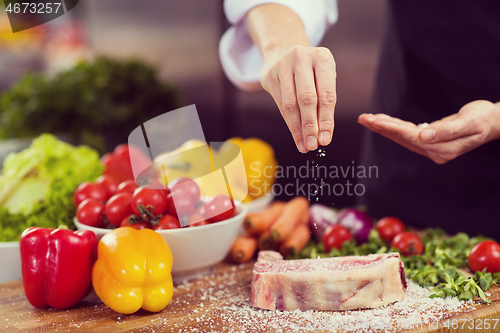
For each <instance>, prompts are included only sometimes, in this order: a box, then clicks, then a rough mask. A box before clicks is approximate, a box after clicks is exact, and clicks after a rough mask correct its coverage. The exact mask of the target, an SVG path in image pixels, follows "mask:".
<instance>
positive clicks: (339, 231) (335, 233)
mask: <svg viewBox="0 0 500 333" xmlns="http://www.w3.org/2000/svg"><path fill="white" fill-rule="evenodd" d="M351 239H353V237H352V234H351V232H350V231H349V229H347V228H346V227H344V226H343V225H340V224H334V225H331V226H329V227H328V228H326V230H325V233H324V234H323V246H324V247H325V251H326V252H330V251H331V250H332V249H333V248H336V249H339V250H340V249H341V248H342V244H344V243H345V242H347V241H350V240H351Z"/></svg>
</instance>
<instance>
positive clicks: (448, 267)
mask: <svg viewBox="0 0 500 333" xmlns="http://www.w3.org/2000/svg"><path fill="white" fill-rule="evenodd" d="M420 237H421V238H422V241H423V243H424V244H425V250H424V252H423V253H422V254H421V255H412V256H406V257H405V256H403V257H402V260H403V262H404V263H405V272H406V275H407V277H408V278H410V279H412V280H413V281H415V282H416V283H418V284H419V285H421V286H425V287H431V286H434V288H433V289H432V290H431V294H430V297H432V298H435V297H440V298H443V297H446V296H453V297H458V298H459V299H460V300H471V299H473V298H474V297H475V296H477V297H479V298H481V300H482V301H483V302H485V303H490V301H489V300H488V299H487V298H486V295H485V294H484V291H486V290H488V288H489V287H490V286H491V285H493V284H499V283H500V273H494V274H492V273H487V272H486V270H483V271H482V272H479V271H478V272H476V273H475V275H472V274H470V273H468V272H467V271H466V270H464V269H463V268H466V267H467V266H468V262H467V258H468V256H469V253H470V252H471V249H472V248H473V247H474V245H476V244H478V243H480V242H481V241H483V240H485V239H486V238H484V237H482V236H478V237H469V236H468V235H467V234H465V233H458V234H456V235H455V236H452V237H450V236H447V235H446V234H445V233H444V231H443V230H441V229H433V228H429V229H425V230H424V231H422V233H421V234H420ZM391 251H395V250H394V249H392V248H389V247H388V246H387V244H386V243H384V241H382V239H381V238H380V235H379V233H378V231H377V230H376V229H372V230H371V231H370V234H369V236H368V241H367V242H365V243H363V244H361V245H357V244H356V242H355V241H354V240H350V241H347V242H345V243H344V244H343V245H342V248H341V249H337V248H333V249H332V250H331V251H330V252H328V253H327V252H326V251H325V248H324V246H323V243H322V242H318V243H317V242H314V241H310V242H309V244H308V245H307V246H306V247H305V248H304V249H303V250H302V251H301V252H300V253H298V254H297V253H296V254H295V255H293V256H291V257H289V259H299V258H324V257H337V256H347V255H367V254H371V253H386V252H391Z"/></svg>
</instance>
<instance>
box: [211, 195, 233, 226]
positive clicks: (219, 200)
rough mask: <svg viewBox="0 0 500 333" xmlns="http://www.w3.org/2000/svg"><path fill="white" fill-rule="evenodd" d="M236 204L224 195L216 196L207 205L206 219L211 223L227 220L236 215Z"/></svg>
mask: <svg viewBox="0 0 500 333" xmlns="http://www.w3.org/2000/svg"><path fill="white" fill-rule="evenodd" d="M234 210H235V208H234V203H233V201H232V200H231V199H230V198H229V197H228V196H227V195H223V194H219V195H216V196H215V197H213V198H212V199H211V200H210V201H209V202H207V203H206V204H205V217H206V218H207V219H208V220H209V221H210V222H212V223H213V222H219V221H223V220H227V219H228V218H230V217H233V215H234Z"/></svg>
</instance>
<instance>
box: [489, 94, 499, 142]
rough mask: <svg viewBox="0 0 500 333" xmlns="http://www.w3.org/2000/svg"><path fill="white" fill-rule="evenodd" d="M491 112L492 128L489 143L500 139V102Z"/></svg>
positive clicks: (494, 105)
mask: <svg viewBox="0 0 500 333" xmlns="http://www.w3.org/2000/svg"><path fill="white" fill-rule="evenodd" d="M491 112H492V114H491V116H492V117H491V118H490V119H491V120H492V126H491V130H490V135H489V138H490V139H489V140H488V141H491V140H498V139H500V102H497V103H495V104H493V107H492V109H491Z"/></svg>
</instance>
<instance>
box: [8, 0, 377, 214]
mask: <svg viewBox="0 0 500 333" xmlns="http://www.w3.org/2000/svg"><path fill="white" fill-rule="evenodd" d="M338 4H339V13H340V14H339V21H338V23H337V24H336V25H335V26H334V27H333V28H332V29H331V30H330V31H329V32H328V34H327V35H326V37H325V39H324V41H323V42H322V45H323V46H326V47H328V48H329V49H330V50H331V51H332V53H333V55H334V57H335V60H336V63H337V70H338V78H337V92H338V103H337V108H336V113H335V121H336V127H335V135H334V140H333V143H332V144H331V145H329V146H328V147H326V149H324V153H322V154H318V153H317V152H310V153H308V154H301V153H299V152H298V151H297V149H296V148H295V145H294V143H293V141H292V138H291V135H290V133H289V131H288V129H287V127H286V125H285V122H284V121H283V119H282V118H281V116H280V114H279V111H278V109H277V107H276V105H275V104H274V102H273V100H272V98H271V97H270V96H269V95H268V94H267V93H265V92H258V93H248V92H243V91H239V90H237V89H236V88H235V87H234V86H232V84H231V83H229V82H228V81H227V79H226V78H225V76H224V74H223V72H222V69H221V66H220V63H219V57H218V42H219V38H220V36H221V35H222V33H223V32H224V31H225V29H227V27H228V25H227V22H226V20H225V17H224V14H223V11H222V1H197V0H184V1H172V0H164V1H156V0H141V1H138V0H105V1H102V0H85V1H80V3H79V4H78V6H76V7H75V9H73V10H72V11H71V12H70V13H69V14H67V15H64V16H62V17H60V18H58V19H56V20H54V21H52V22H50V23H47V24H44V25H42V26H40V27H38V28H33V29H30V30H27V31H25V32H21V33H17V34H15V35H13V34H12V33H11V30H10V27H9V24H8V19H7V16H6V13H5V11H3V10H2V11H1V13H0V90H1V91H2V93H3V92H5V91H7V90H8V89H9V88H11V87H12V85H13V84H14V83H16V82H18V81H19V80H20V78H21V77H22V76H23V75H24V74H25V73H27V72H30V71H32V72H39V73H42V72H43V73H47V74H48V75H54V74H55V73H58V72H60V71H61V70H66V69H68V68H71V67H72V66H74V64H75V63H77V62H78V61H79V60H81V59H92V58H94V57H95V56H99V55H105V56H108V57H110V58H113V59H130V58H131V57H134V58H136V59H139V60H141V61H144V62H145V63H146V64H148V65H152V66H155V67H156V68H157V69H158V73H159V77H160V78H161V80H162V81H164V82H168V83H169V84H171V85H173V86H174V87H176V89H177V90H176V91H177V92H178V96H177V95H176V96H174V97H172V98H179V101H177V103H178V104H180V106H184V105H190V104H196V107H197V109H198V113H199V115H200V118H201V122H202V126H203V129H204V132H205V137H206V139H207V141H208V142H210V141H224V140H226V139H228V138H230V137H233V136H239V137H243V138H247V137H259V138H261V139H263V140H265V141H267V142H268V143H270V144H271V145H272V146H273V147H274V150H275V154H276V158H277V160H278V162H279V164H280V165H282V166H285V167H286V166H290V165H294V166H296V167H300V166H304V165H305V166H308V167H313V166H314V165H316V164H319V165H325V166H327V167H330V166H338V167H340V166H343V167H348V166H353V165H357V163H358V154H359V150H360V142H361V137H362V133H363V129H362V127H361V126H360V125H358V124H357V116H358V115H359V114H360V113H363V112H369V108H370V101H371V96H372V90H373V84H374V78H375V74H376V65H377V60H378V55H379V49H380V44H381V39H382V34H383V26H384V15H385V14H384V13H385V0H372V1H364V0H339V2H338ZM13 36H14V37H13ZM116 84H117V85H119V84H120V79H119V78H117V79H116ZM108 85H109V83H108ZM172 105H175V103H173V104H172ZM4 106H5V104H4V101H3V100H2V107H4ZM4 121H5V119H3V120H2V116H0V124H2V123H5V122H4ZM117 121H118V120H117ZM40 122H43V119H42V120H40ZM117 124H118V125H117V126H119V123H118V122H117ZM98 125H99V124H96V126H98ZM132 125H133V126H132V127H136V126H137V124H136V123H134V124H132ZM40 126H42V125H40ZM99 126H100V125H99ZM84 134H85V133H84ZM87 136H88V133H87ZM117 139H118V141H120V140H121V138H117ZM125 140H126V139H125ZM19 142H20V141H16V140H12V139H4V140H3V141H2V144H1V145H0V160H1V159H3V157H4V156H5V154H6V153H7V152H9V151H11V150H13V149H18V148H19V147H20V144H21V145H22V144H23V142H25V143H26V142H28V143H29V141H26V140H25V141H21V143H19ZM110 142H111V143H108V144H109V145H110V146H111V147H110V146H109V145H108V146H107V147H106V149H108V150H109V149H112V148H113V145H114V144H115V142H113V140H110ZM347 180H351V181H354V180H352V179H350V178H349V177H347V178H343V179H340V180H338V181H339V182H340V181H341V182H342V183H345V182H346V181H347ZM291 181H295V179H294V177H282V178H279V179H278V183H279V184H286V183H288V182H291ZM327 181H328V180H327ZM330 181H337V180H330ZM301 182H305V183H311V182H316V184H320V180H319V179H313V178H308V179H302V180H301ZM277 194H278V196H280V195H279V193H277ZM296 194H301V193H296ZM281 196H283V195H281ZM313 198H314V197H313ZM315 200H316V198H314V199H312V201H315ZM354 200H355V198H354V196H352V195H351V196H350V195H347V194H346V193H344V194H343V195H340V196H321V197H319V196H318V197H317V201H319V202H322V203H324V204H327V205H332V204H333V205H334V206H336V207H343V206H347V205H352V204H354Z"/></svg>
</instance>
